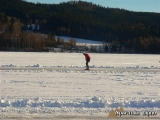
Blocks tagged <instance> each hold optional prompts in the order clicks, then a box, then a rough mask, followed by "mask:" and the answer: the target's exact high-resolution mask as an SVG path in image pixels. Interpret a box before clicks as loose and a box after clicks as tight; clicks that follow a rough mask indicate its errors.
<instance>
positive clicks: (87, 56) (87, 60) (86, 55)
mask: <svg viewBox="0 0 160 120" xmlns="http://www.w3.org/2000/svg"><path fill="white" fill-rule="evenodd" d="M83 55H84V56H85V59H86V69H85V70H89V65H88V63H89V62H90V59H91V57H90V56H89V54H87V53H85V52H83Z"/></svg>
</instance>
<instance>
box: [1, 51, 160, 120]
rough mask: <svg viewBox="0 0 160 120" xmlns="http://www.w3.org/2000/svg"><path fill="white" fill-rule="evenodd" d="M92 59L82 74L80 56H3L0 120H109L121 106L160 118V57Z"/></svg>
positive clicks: (24, 54) (37, 54)
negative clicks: (3, 119) (110, 113)
mask: <svg viewBox="0 0 160 120" xmlns="http://www.w3.org/2000/svg"><path fill="white" fill-rule="evenodd" d="M90 56H91V62H90V63H89V65H90V67H91V68H90V69H91V70H90V71H84V70H83V69H84V68H85V58H84V56H83V54H82V53H36V52H35V53H30V52H0V117H4V118H8V119H9V118H16V117H17V118H19V119H20V118H21V117H24V116H25V118H26V119H27V118H36V117H37V118H40V117H42V118H45V119H50V118H51V119H52V118H55V117H58V118H57V119H69V118H74V119H80V118H82V119H92V118H93V119H96V118H97V117H98V118H102V119H106V118H107V116H108V114H109V112H110V111H111V110H112V109H116V108H119V107H123V108H124V109H125V110H138V111H144V110H151V111H156V112H157V113H158V114H157V115H156V116H155V117H159V116H160V115H159V114H160V62H159V61H160V55H140V54H138V55H137V54H96V53H90ZM59 116H60V117H59ZM78 116H80V117H78ZM46 117H50V118H46Z"/></svg>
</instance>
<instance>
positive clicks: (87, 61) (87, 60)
mask: <svg viewBox="0 0 160 120" xmlns="http://www.w3.org/2000/svg"><path fill="white" fill-rule="evenodd" d="M89 61H90V60H89V59H86V67H87V68H89V65H88V63H89Z"/></svg>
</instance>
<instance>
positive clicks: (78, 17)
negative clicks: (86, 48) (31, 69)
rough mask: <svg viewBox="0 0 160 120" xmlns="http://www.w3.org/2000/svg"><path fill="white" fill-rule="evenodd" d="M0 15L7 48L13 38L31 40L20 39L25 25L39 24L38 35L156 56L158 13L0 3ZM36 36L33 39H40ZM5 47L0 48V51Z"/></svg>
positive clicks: (68, 4)
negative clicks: (43, 34)
mask: <svg viewBox="0 0 160 120" xmlns="http://www.w3.org/2000/svg"><path fill="white" fill-rule="evenodd" d="M0 12H2V13H3V14H4V17H3V16H2V15H1V16H0V18H3V19H1V22H0V24H1V26H0V31H1V39H0V40H1V41H0V42H1V43H3V44H4V43H5V42H6V40H10V42H9V41H8V44H7V46H11V45H13V43H15V42H13V38H16V37H17V38H16V39H17V42H18V41H20V40H23V39H24V38H25V39H26V38H27V39H28V41H29V39H31V38H34V37H33V36H34V35H33V34H35V33H31V34H32V35H31V34H30V35H31V36H32V37H24V38H23V37H20V36H25V35H26V34H27V33H25V31H26V26H27V25H28V24H39V25H40V30H39V33H45V34H48V35H50V34H53V35H56V36H71V37H76V38H84V39H92V40H98V41H104V42H106V43H108V42H109V43H111V44H112V46H113V48H114V51H115V50H116V49H117V48H119V46H121V47H120V49H121V48H122V47H124V48H125V50H126V51H134V52H136V53H160V52H159V49H158V48H160V42H159V41H160V40H159V38H160V34H159V33H160V24H159V21H160V13H149V12H134V11H128V10H124V9H118V8H109V7H107V8H105V7H103V6H99V5H95V4H93V3H91V2H84V1H69V2H64V3H60V4H41V3H37V4H34V3H29V2H26V1H24V0H23V1H22V0H1V1H0ZM9 16H10V17H9ZM18 31H21V32H19V33H18ZM2 33H3V35H2ZM6 34H10V35H6ZM23 34H24V35H23ZM36 35H38V33H37V34H36ZM6 36H9V37H6ZM15 36H16V37H15ZM28 36H29V35H28ZM38 36H39V37H37V40H38V38H39V39H41V38H40V35H38ZM11 39H12V40H11ZM19 39H20V40H19ZM4 40H5V41H4ZM34 40H35V38H34ZM34 40H33V41H34ZM2 41H3V42H2ZM11 41H12V42H11ZM33 41H31V42H30V43H34V42H33ZM115 41H116V42H115ZM40 43H41V42H40ZM16 44H17V43H16ZM16 44H15V45H16ZM45 44H46V43H45ZM5 45H6V44H4V45H1V48H2V47H4V46H5ZM19 45H21V44H20V43H18V44H17V45H16V46H19ZM43 46H44V45H43ZM36 49H38V48H36ZM106 49H107V48H106Z"/></svg>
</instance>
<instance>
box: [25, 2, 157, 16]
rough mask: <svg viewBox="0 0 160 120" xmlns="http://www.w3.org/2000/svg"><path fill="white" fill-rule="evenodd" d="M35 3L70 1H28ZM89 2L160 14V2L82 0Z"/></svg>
mask: <svg viewBox="0 0 160 120" xmlns="http://www.w3.org/2000/svg"><path fill="white" fill-rule="evenodd" d="M26 1H28V2H33V3H37V2H40V3H47V4H53V3H54V4H59V3H61V2H68V1H69V0H26ZM81 1H88V2H92V3H94V4H99V5H102V6H104V7H111V8H123V9H126V10H131V11H142V12H158V13H160V0H81Z"/></svg>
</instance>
